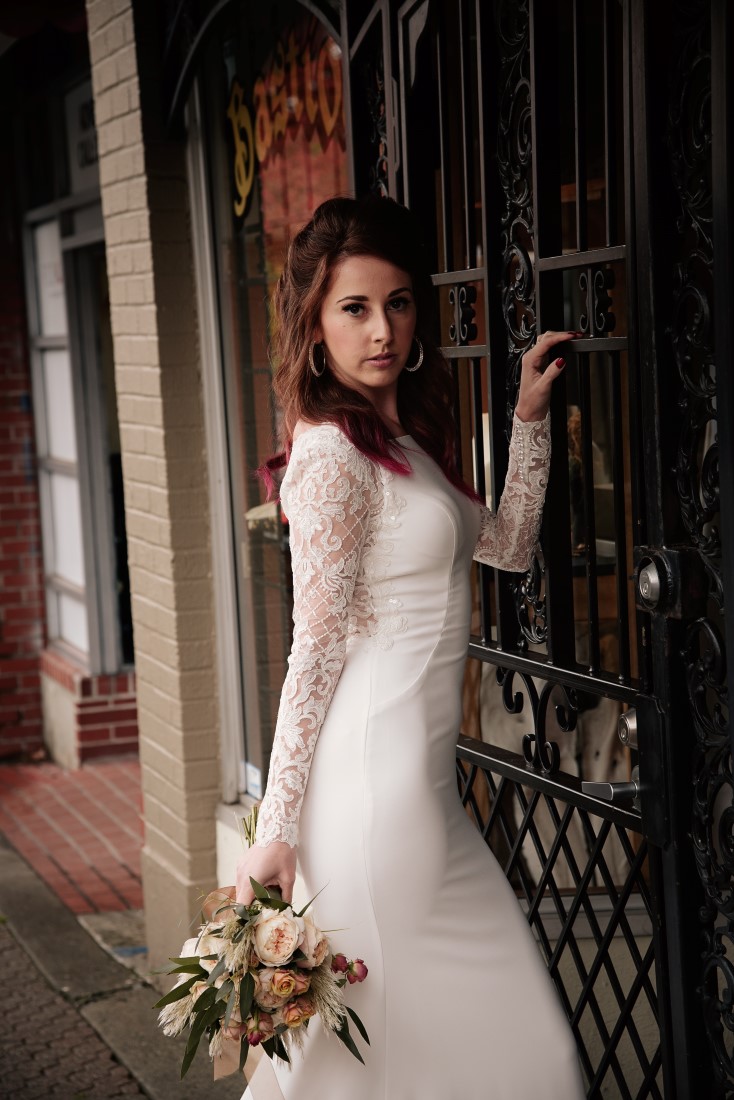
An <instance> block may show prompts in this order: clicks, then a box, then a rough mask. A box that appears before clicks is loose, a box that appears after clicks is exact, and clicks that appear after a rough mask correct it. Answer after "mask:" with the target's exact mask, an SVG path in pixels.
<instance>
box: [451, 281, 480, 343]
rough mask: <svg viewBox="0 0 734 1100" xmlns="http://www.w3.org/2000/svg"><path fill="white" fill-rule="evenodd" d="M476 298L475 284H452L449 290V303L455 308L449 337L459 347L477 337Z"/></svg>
mask: <svg viewBox="0 0 734 1100" xmlns="http://www.w3.org/2000/svg"><path fill="white" fill-rule="evenodd" d="M476 300H477V288H476V287H475V286H471V285H468V286H467V285H466V284H462V285H461V286H452V288H451V290H450V291H449V305H451V306H452V307H453V310H454V320H453V322H452V324H451V325H450V327H449V339H450V340H451V341H452V343H454V344H456V345H457V346H459V347H464V346H465V345H466V344H470V343H471V341H472V340H476V338H477V326H476V325H475V324H474V318H475V317H476V310H475V309H474V303H475V302H476Z"/></svg>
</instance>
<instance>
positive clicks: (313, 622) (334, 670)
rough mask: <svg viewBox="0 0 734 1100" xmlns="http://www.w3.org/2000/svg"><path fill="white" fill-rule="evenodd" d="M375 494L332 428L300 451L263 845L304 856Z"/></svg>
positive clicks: (319, 431)
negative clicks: (316, 755) (289, 623)
mask: <svg viewBox="0 0 734 1100" xmlns="http://www.w3.org/2000/svg"><path fill="white" fill-rule="evenodd" d="M374 492H375V482H374V474H373V472H372V467H371V465H370V463H369V460H368V459H366V458H365V457H364V455H362V454H361V453H360V452H359V451H358V450H357V449H356V448H355V447H354V446H352V444H351V443H350V442H349V440H348V439H347V438H346V437H345V436H344V435H343V433H342V432H340V431H339V429H338V428H336V427H334V426H332V425H320V426H319V427H316V428H310V429H309V430H308V431H306V432H304V433H303V434H302V435H300V436H299V437H298V439H297V440H296V442H295V443H294V445H293V450H292V452H291V458H290V462H289V463H288V469H287V471H286V476H285V478H284V479H283V484H282V488H281V500H282V502H283V508H284V511H285V513H286V515H287V517H288V521H289V523H290V545H291V559H292V564H293V645H292V648H291V653H290V657H289V658H288V674H287V676H286V678H285V682H284V684H283V691H282V693H281V697H280V708H279V710H278V720H277V723H276V727H275V734H274V738H273V751H272V755H271V757H270V770H269V773H268V784H267V789H266V791H265V797H264V798H263V801H262V804H261V806H260V812H259V816H258V826H257V836H256V840H257V842H258V844H260V845H262V846H265V845H267V844H270V843H271V841H273V840H280V841H284V842H285V843H286V844H289V845H291V847H295V846H296V845H297V843H298V817H299V813H300V809H301V802H302V800H303V795H304V792H305V790H306V783H307V780H308V773H309V770H310V767H311V759H312V757H313V752H314V749H315V747H316V740H317V738H318V735H319V732H320V730H321V726H322V724H323V721H324V718H325V717H326V712H327V710H328V708H329V704H330V702H331V699H332V696H333V694H334V689H335V688H336V685H337V681H338V680H339V676H340V675H341V670H342V667H343V664H344V657H345V654H346V640H347V619H348V613H349V607H350V603H351V600H352V594H353V592H354V584H355V580H356V577H357V572H358V570H359V566H360V561H361V557H362V551H363V547H364V541H365V536H366V533H367V528H368V524H369V517H370V508H371V502H372V498H373V496H374Z"/></svg>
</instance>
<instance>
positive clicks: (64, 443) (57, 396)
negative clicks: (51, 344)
mask: <svg viewBox="0 0 734 1100" xmlns="http://www.w3.org/2000/svg"><path fill="white" fill-rule="evenodd" d="M42 370H43V389H44V397H45V401H46V431H47V435H48V453H49V457H50V458H61V459H65V460H66V461H67V462H76V457H77V455H76V426H75V423H74V395H73V392H72V382H71V362H70V360H69V353H68V351H65V350H64V351H46V352H44V353H43V366H42Z"/></svg>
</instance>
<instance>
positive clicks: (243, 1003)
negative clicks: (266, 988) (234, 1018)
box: [240, 970, 255, 1020]
mask: <svg viewBox="0 0 734 1100" xmlns="http://www.w3.org/2000/svg"><path fill="white" fill-rule="evenodd" d="M254 996H255V979H254V978H253V976H252V974H251V973H250V971H249V970H248V971H247V973H246V974H245V976H244V978H243V979H242V981H241V982H240V1019H242V1020H246V1019H247V1017H248V1016H249V1015H250V1009H251V1008H252V999H253V997H254Z"/></svg>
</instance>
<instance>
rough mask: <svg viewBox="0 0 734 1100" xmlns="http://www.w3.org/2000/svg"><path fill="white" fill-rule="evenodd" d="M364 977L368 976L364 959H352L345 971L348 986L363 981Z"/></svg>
mask: <svg viewBox="0 0 734 1100" xmlns="http://www.w3.org/2000/svg"><path fill="white" fill-rule="evenodd" d="M366 976H368V968H366V967H365V965H364V959H354V961H353V963H350V964H349V969H348V971H347V981H348V982H349V983H350V986H353V985H354V982H355V981H364V979H365V978H366Z"/></svg>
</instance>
